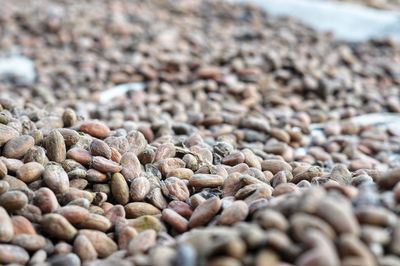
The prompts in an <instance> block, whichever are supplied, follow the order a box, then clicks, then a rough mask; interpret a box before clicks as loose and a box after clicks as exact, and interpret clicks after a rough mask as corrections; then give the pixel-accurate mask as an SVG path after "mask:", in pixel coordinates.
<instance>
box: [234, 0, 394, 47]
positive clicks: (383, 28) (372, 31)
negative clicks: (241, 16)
mask: <svg viewBox="0 0 400 266" xmlns="http://www.w3.org/2000/svg"><path fill="white" fill-rule="evenodd" d="M228 1H230V2H236V3H237V2H239V3H251V4H255V5H257V6H259V7H261V8H263V9H264V10H265V11H266V12H267V13H269V14H271V15H273V16H288V17H292V18H295V19H298V20H299V21H301V22H303V23H304V24H306V25H308V26H310V27H312V28H314V29H315V30H318V31H322V32H332V33H333V35H334V36H335V37H336V38H337V39H340V40H344V41H350V42H361V41H367V40H369V39H371V38H385V37H392V38H394V39H396V40H399V41H400V12H398V11H388V10H377V9H374V8H370V7H366V6H361V5H357V4H352V3H343V2H336V1H321V0H228Z"/></svg>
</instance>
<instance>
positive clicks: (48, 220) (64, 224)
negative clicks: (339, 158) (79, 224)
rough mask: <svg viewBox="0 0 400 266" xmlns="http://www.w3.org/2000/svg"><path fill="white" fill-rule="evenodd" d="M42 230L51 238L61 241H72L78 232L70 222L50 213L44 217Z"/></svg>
mask: <svg viewBox="0 0 400 266" xmlns="http://www.w3.org/2000/svg"><path fill="white" fill-rule="evenodd" d="M41 228H42V229H43V231H44V232H45V233H47V234H48V235H49V236H50V237H54V238H56V239H59V240H65V241H71V240H72V239H73V238H74V237H75V235H76V234H77V233H78V231H77V230H76V229H75V228H74V227H73V226H72V225H71V224H70V223H69V222H68V220H67V219H65V218H64V216H61V215H60V214H56V213H49V214H46V215H44V216H43V219H42V222H41Z"/></svg>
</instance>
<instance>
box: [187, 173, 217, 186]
mask: <svg viewBox="0 0 400 266" xmlns="http://www.w3.org/2000/svg"><path fill="white" fill-rule="evenodd" d="M223 184H224V178H223V177H222V176H220V175H212V174H194V175H193V176H192V177H191V178H190V179H189V184H188V185H189V186H192V187H196V188H205V187H219V186H222V185H223Z"/></svg>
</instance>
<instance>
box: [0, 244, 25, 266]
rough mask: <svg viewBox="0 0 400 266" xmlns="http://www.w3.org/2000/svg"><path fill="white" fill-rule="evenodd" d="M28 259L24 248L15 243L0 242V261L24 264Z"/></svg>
mask: <svg viewBox="0 0 400 266" xmlns="http://www.w3.org/2000/svg"><path fill="white" fill-rule="evenodd" d="M28 260H29V254H28V252H26V251H25V249H23V248H21V247H19V246H16V245H8V244H0V263H2V264H12V263H16V264H22V265H25V264H26V263H27V262H28Z"/></svg>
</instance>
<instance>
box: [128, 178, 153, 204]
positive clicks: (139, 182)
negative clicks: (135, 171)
mask: <svg viewBox="0 0 400 266" xmlns="http://www.w3.org/2000/svg"><path fill="white" fill-rule="evenodd" d="M150 189H151V184H150V182H149V180H148V179H147V178H146V177H143V176H140V177H137V178H135V179H133V180H132V183H131V187H130V190H129V195H130V196H131V199H132V200H133V201H143V200H144V198H145V197H146V196H147V195H148V194H149V192H150Z"/></svg>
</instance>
